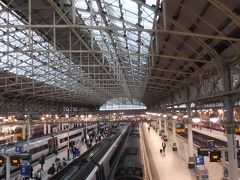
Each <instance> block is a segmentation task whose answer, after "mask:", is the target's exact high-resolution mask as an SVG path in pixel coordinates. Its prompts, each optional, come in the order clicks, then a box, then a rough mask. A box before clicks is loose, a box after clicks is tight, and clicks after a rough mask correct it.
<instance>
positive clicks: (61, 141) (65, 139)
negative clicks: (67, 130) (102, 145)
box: [60, 132, 82, 143]
mask: <svg viewBox="0 0 240 180" xmlns="http://www.w3.org/2000/svg"><path fill="white" fill-rule="evenodd" d="M81 135H82V132H79V133H77V134H73V135H71V136H69V139H73V138H75V137H78V136H81ZM67 140H68V137H65V138H62V139H60V143H63V142H66V141H67Z"/></svg>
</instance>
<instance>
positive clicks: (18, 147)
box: [15, 146, 24, 153]
mask: <svg viewBox="0 0 240 180" xmlns="http://www.w3.org/2000/svg"><path fill="white" fill-rule="evenodd" d="M23 151H24V149H23V146H15V152H19V153H20V152H23Z"/></svg>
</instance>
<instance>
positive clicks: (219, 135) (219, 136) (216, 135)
mask: <svg viewBox="0 0 240 180" xmlns="http://www.w3.org/2000/svg"><path fill="white" fill-rule="evenodd" d="M193 130H194V131H196V132H199V133H202V134H206V135H208V136H211V137H214V138H217V139H220V140H223V141H227V136H226V134H225V133H224V132H222V131H217V130H214V129H211V130H210V129H208V128H204V127H202V128H196V127H195V128H193ZM236 140H239V141H240V136H239V135H236Z"/></svg>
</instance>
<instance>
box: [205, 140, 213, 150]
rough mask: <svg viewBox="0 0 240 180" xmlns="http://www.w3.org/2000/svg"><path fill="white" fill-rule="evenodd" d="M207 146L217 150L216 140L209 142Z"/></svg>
mask: <svg viewBox="0 0 240 180" xmlns="http://www.w3.org/2000/svg"><path fill="white" fill-rule="evenodd" d="M207 145H208V147H209V148H210V149H213V148H215V142H214V140H207Z"/></svg>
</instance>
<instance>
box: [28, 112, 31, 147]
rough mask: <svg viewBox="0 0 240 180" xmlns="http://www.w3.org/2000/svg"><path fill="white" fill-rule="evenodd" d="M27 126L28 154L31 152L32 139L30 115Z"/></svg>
mask: <svg viewBox="0 0 240 180" xmlns="http://www.w3.org/2000/svg"><path fill="white" fill-rule="evenodd" d="M27 116H28V117H27V126H28V135H27V152H30V146H29V145H30V137H31V127H30V113H28V115H27Z"/></svg>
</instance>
